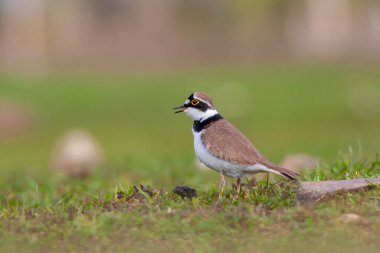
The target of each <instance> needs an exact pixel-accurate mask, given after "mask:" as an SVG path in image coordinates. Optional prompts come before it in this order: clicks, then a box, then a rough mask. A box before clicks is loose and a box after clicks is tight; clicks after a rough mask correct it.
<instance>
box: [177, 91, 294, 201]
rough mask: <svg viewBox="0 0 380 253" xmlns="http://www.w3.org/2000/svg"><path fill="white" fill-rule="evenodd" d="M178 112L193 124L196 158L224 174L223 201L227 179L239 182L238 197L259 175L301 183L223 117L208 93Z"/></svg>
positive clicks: (191, 99) (190, 99)
mask: <svg viewBox="0 0 380 253" xmlns="http://www.w3.org/2000/svg"><path fill="white" fill-rule="evenodd" d="M174 110H176V111H175V113H181V112H184V113H186V114H187V116H189V117H190V118H191V119H192V120H193V127H192V132H193V136H194V151H195V155H196V157H197V158H198V160H199V161H201V162H202V163H203V164H205V165H206V166H207V167H208V168H210V169H212V170H215V171H216V172H218V173H219V174H220V186H219V199H220V198H221V197H222V195H223V191H224V188H225V185H226V180H225V176H227V177H231V178H234V179H236V191H237V193H238V194H239V193H240V188H241V180H242V178H245V177H247V176H249V175H251V174H255V173H258V172H269V173H274V174H277V175H279V176H281V177H283V178H285V179H287V180H292V181H297V176H298V174H297V173H296V172H293V171H290V170H288V169H286V168H283V167H281V166H279V165H276V164H274V163H271V162H269V161H268V160H267V159H265V158H264V156H263V155H261V154H260V152H259V151H258V150H257V149H256V148H255V147H254V146H253V144H252V143H251V142H250V141H249V139H248V138H247V137H246V136H245V135H244V134H243V133H241V132H240V131H239V130H238V129H237V128H235V127H234V126H233V125H232V124H231V123H230V122H229V121H227V120H226V119H224V118H223V117H222V116H221V114H219V112H218V111H217V110H216V108H215V106H214V104H213V101H212V99H211V97H210V96H209V95H207V94H206V93H204V92H194V93H192V94H191V95H190V96H189V97H188V98H187V99H186V101H185V103H184V104H183V105H181V106H177V107H175V108H174Z"/></svg>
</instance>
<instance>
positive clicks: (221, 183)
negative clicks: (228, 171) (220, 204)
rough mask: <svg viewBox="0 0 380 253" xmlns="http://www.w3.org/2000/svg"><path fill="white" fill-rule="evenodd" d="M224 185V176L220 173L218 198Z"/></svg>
mask: <svg viewBox="0 0 380 253" xmlns="http://www.w3.org/2000/svg"><path fill="white" fill-rule="evenodd" d="M225 185H226V180H225V178H224V175H223V174H222V173H220V186H219V197H218V200H219V199H220V198H221V197H222V195H223V191H224V186H225Z"/></svg>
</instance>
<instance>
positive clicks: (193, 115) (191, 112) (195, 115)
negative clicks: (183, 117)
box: [185, 107, 218, 121]
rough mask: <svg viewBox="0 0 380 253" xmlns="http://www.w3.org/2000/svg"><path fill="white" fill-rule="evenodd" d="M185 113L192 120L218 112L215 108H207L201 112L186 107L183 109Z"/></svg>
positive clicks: (205, 117)
mask: <svg viewBox="0 0 380 253" xmlns="http://www.w3.org/2000/svg"><path fill="white" fill-rule="evenodd" d="M185 113H186V114H187V116H189V117H190V118H191V119H192V120H193V121H204V120H206V119H208V118H210V117H212V116H214V115H216V114H218V111H217V110H215V109H207V111H205V112H202V111H201V110H198V109H195V108H192V107H188V108H187V109H186V110H185Z"/></svg>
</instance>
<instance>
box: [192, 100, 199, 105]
mask: <svg viewBox="0 0 380 253" xmlns="http://www.w3.org/2000/svg"><path fill="white" fill-rule="evenodd" d="M198 104H199V100H196V99H193V100H191V105H193V106H196V105H198Z"/></svg>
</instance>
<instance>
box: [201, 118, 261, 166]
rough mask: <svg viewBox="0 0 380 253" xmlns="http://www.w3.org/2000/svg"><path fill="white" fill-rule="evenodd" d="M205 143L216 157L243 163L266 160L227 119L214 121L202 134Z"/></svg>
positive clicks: (252, 163) (248, 163)
mask: <svg viewBox="0 0 380 253" xmlns="http://www.w3.org/2000/svg"><path fill="white" fill-rule="evenodd" d="M202 141H203V144H204V145H205V146H206V148H207V150H208V151H209V152H210V153H211V154H212V155H213V156H215V157H217V158H219V159H222V160H227V161H230V162H232V163H236V164H241V165H254V164H256V163H259V162H261V161H262V160H265V159H264V157H263V156H262V155H261V154H260V153H259V152H258V151H257V150H256V149H255V147H254V146H253V145H252V143H251V142H250V141H249V140H248V139H247V138H246V137H245V136H244V135H243V134H242V133H241V132H240V131H239V130H238V129H236V128H235V127H234V126H232V125H231V124H230V123H229V122H228V121H227V120H224V119H222V120H218V121H215V122H212V123H211V124H210V125H209V126H208V127H207V128H206V129H205V131H204V132H203V134H202Z"/></svg>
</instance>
